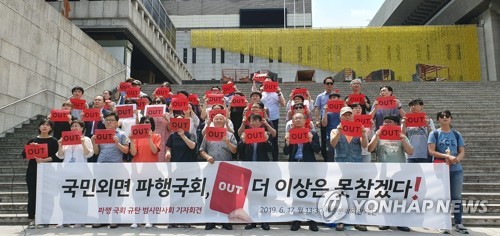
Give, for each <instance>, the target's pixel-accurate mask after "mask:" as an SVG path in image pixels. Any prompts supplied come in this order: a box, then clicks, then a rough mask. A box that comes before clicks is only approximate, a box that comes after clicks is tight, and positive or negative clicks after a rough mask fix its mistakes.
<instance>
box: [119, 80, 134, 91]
mask: <svg viewBox="0 0 500 236" xmlns="http://www.w3.org/2000/svg"><path fill="white" fill-rule="evenodd" d="M131 87H132V84H131V83H128V82H120V87H119V89H118V90H119V91H120V92H125V91H127V89H128V88H131Z"/></svg>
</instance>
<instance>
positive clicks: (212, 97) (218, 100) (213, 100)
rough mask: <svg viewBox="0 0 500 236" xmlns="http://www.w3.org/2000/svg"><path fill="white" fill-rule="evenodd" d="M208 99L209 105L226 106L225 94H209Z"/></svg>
mask: <svg viewBox="0 0 500 236" xmlns="http://www.w3.org/2000/svg"><path fill="white" fill-rule="evenodd" d="M207 99H208V101H207V104H208V105H215V104H221V105H223V104H224V94H213V93H212V94H207Z"/></svg>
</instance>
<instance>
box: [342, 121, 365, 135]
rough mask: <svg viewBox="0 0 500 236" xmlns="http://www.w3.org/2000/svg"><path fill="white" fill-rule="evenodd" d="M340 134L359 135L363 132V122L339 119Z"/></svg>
mask: <svg viewBox="0 0 500 236" xmlns="http://www.w3.org/2000/svg"><path fill="white" fill-rule="evenodd" d="M340 123H341V124H342V134H343V135H347V136H351V137H361V135H362V134H363V124H361V122H355V121H354V122H349V121H341V122H340Z"/></svg>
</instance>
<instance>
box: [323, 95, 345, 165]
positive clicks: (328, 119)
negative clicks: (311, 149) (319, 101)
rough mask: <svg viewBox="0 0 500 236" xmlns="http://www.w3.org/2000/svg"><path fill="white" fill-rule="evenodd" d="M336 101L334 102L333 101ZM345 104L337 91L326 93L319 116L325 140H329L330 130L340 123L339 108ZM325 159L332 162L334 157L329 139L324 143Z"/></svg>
mask: <svg viewBox="0 0 500 236" xmlns="http://www.w3.org/2000/svg"><path fill="white" fill-rule="evenodd" d="M333 101H336V102H333ZM344 106H345V103H344V102H343V101H342V100H341V99H340V94H339V93H338V92H333V93H332V94H330V95H328V101H327V103H326V104H325V106H324V107H323V116H322V118H321V127H325V129H326V140H330V139H331V138H330V137H331V136H330V134H331V132H332V130H334V129H335V128H337V126H338V125H339V124H340V109H342V108H343V107H344ZM326 152H327V153H326V156H327V157H326V160H325V161H327V162H333V161H334V158H335V149H334V148H333V147H332V145H331V141H329V142H327V143H326Z"/></svg>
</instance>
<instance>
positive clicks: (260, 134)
mask: <svg viewBox="0 0 500 236" xmlns="http://www.w3.org/2000/svg"><path fill="white" fill-rule="evenodd" d="M265 132H266V130H265V129H264V128H252V129H245V143H246V144H251V143H263V142H265V141H267V140H266V136H265Z"/></svg>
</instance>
